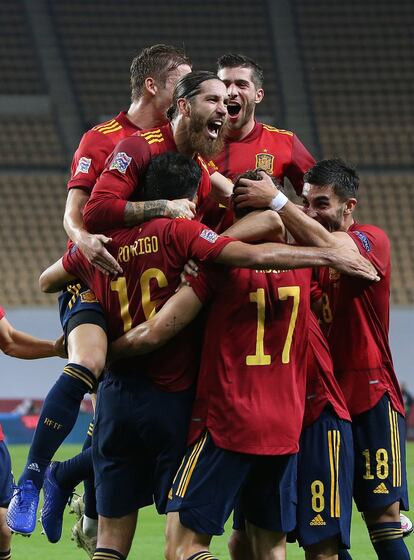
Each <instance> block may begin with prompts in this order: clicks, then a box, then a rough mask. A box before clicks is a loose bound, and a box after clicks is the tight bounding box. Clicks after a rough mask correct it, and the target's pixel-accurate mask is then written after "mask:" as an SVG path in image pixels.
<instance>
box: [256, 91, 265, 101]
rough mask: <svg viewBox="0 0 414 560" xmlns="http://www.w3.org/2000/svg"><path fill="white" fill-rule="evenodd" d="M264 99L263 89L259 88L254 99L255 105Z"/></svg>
mask: <svg viewBox="0 0 414 560" xmlns="http://www.w3.org/2000/svg"><path fill="white" fill-rule="evenodd" d="M263 97H264V89H263V88H259V89H257V90H256V97H255V99H254V102H255V103H260V102H261V101H262V99H263Z"/></svg>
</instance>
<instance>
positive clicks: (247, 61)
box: [217, 53, 264, 89]
mask: <svg viewBox="0 0 414 560" xmlns="http://www.w3.org/2000/svg"><path fill="white" fill-rule="evenodd" d="M238 67H241V68H250V70H251V73H252V82H253V83H254V85H255V86H256V88H257V89H259V88H261V87H263V82H264V77H263V68H262V67H261V66H259V65H258V64H257V62H255V61H254V60H253V59H252V58H249V57H248V56H245V55H244V54H235V53H226V54H223V55H222V56H220V58H218V59H217V72H218V71H219V70H221V69H222V68H238Z"/></svg>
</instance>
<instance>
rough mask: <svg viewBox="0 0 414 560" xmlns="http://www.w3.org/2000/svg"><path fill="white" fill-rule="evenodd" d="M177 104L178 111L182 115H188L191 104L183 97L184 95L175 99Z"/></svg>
mask: <svg viewBox="0 0 414 560" xmlns="http://www.w3.org/2000/svg"><path fill="white" fill-rule="evenodd" d="M177 105H178V109H179V111H180V113H181V114H182V115H184V116H185V117H189V116H190V113H191V104H190V102H189V101H188V99H185V98H184V97H180V99H178V100H177Z"/></svg>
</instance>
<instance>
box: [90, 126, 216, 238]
mask: <svg viewBox="0 0 414 560" xmlns="http://www.w3.org/2000/svg"><path fill="white" fill-rule="evenodd" d="M164 152H177V146H176V144H175V141H174V136H173V133H172V128H171V125H170V124H167V125H165V126H162V127H160V128H152V129H150V130H142V131H139V132H136V133H135V134H133V135H132V136H130V137H129V138H125V139H124V140H121V141H120V142H119V144H118V145H117V146H116V148H115V150H114V152H113V154H112V156H111V157H110V158H109V160H108V162H107V164H106V166H105V169H104V171H103V173H102V175H101V176H100V177H99V179H98V180H97V182H96V185H95V187H94V189H93V191H92V194H91V197H90V199H89V200H88V202H87V204H86V206H85V208H84V211H83V217H84V220H85V225H86V227H87V229H88V230H89V231H90V232H99V231H106V230H109V229H113V228H120V227H125V221H124V213H125V206H126V204H127V201H128V200H139V191H140V185H141V183H142V179H143V175H144V172H145V170H146V169H147V167H148V165H149V162H150V160H151V158H153V157H155V156H157V155H159V154H162V153H164ZM195 160H196V162H197V163H198V165H199V166H200V167H201V171H202V176H201V181H200V186H199V188H198V192H197V207H198V208H199V209H200V208H201V207H202V206H203V205H204V204H205V199H206V198H207V197H208V195H209V193H210V190H211V181H210V173H209V170H208V168H207V164H206V163H205V161H204V160H203V158H202V157H201V156H200V155H197V156H195ZM199 215H200V214H199Z"/></svg>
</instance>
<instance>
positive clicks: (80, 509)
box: [69, 496, 85, 520]
mask: <svg viewBox="0 0 414 560" xmlns="http://www.w3.org/2000/svg"><path fill="white" fill-rule="evenodd" d="M69 513H72V514H73V513H74V514H75V515H76V520H78V519H80V518H81V517H82V515H83V514H84V513H85V502H84V501H83V496H78V497H77V498H76V500H72V502H71V503H70V507H69Z"/></svg>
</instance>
